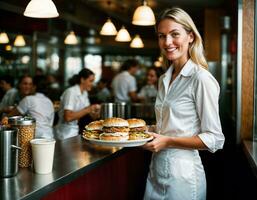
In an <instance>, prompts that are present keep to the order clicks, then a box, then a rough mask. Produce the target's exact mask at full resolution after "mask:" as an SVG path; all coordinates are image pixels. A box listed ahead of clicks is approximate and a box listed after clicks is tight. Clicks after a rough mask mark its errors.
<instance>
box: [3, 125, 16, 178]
mask: <svg viewBox="0 0 257 200" xmlns="http://www.w3.org/2000/svg"><path fill="white" fill-rule="evenodd" d="M19 149H21V148H20V147H18V129H17V128H7V127H1V128H0V177H11V176H15V175H16V174H17V172H18V150H19Z"/></svg>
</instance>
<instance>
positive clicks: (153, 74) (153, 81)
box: [146, 69, 158, 85]
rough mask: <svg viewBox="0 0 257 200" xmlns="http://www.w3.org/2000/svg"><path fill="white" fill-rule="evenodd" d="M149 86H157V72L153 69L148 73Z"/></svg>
mask: <svg viewBox="0 0 257 200" xmlns="http://www.w3.org/2000/svg"><path fill="white" fill-rule="evenodd" d="M146 79H147V84H148V85H155V84H156V82H157V80H158V77H157V75H156V72H155V71H154V70H153V69H150V70H149V71H148V72H147V77H146Z"/></svg>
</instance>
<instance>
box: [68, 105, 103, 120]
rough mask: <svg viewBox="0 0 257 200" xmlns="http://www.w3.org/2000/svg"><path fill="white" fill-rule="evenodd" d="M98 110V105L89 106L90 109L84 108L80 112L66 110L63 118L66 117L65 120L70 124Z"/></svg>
mask: <svg viewBox="0 0 257 200" xmlns="http://www.w3.org/2000/svg"><path fill="white" fill-rule="evenodd" d="M96 109H99V105H98V104H94V105H91V106H88V107H86V108H83V109H81V110H79V111H72V110H64V116H63V117H64V120H65V121H66V122H70V121H74V120H78V119H80V118H81V117H83V116H85V115H87V114H90V113H92V112H94V110H96Z"/></svg>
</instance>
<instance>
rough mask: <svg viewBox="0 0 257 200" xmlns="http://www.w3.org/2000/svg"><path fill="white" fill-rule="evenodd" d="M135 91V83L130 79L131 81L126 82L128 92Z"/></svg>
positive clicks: (133, 79)
mask: <svg viewBox="0 0 257 200" xmlns="http://www.w3.org/2000/svg"><path fill="white" fill-rule="evenodd" d="M136 91H137V82H136V79H135V78H134V77H132V78H131V81H129V82H128V92H136Z"/></svg>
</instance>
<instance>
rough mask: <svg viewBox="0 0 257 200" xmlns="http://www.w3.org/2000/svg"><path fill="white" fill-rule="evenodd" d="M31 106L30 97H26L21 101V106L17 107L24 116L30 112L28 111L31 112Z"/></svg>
mask: <svg viewBox="0 0 257 200" xmlns="http://www.w3.org/2000/svg"><path fill="white" fill-rule="evenodd" d="M29 105H30V103H29V96H27V97H24V98H23V99H22V100H21V101H20V103H19V105H18V106H17V110H18V111H19V112H20V113H21V114H22V115H24V114H25V113H27V112H28V110H29Z"/></svg>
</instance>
